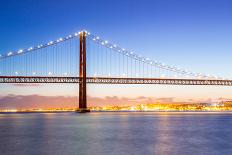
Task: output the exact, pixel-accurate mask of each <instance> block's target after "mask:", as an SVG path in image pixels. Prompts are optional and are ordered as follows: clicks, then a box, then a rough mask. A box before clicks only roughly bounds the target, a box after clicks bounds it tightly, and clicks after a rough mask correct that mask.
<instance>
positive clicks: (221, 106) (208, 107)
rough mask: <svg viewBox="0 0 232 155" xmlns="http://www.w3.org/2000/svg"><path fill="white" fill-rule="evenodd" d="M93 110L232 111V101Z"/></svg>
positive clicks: (141, 105)
mask: <svg viewBox="0 0 232 155" xmlns="http://www.w3.org/2000/svg"><path fill="white" fill-rule="evenodd" d="M89 109H90V110H91V111H218V112H220V111H221V112H223V111H232V102H231V101H226V102H221V103H217V104H206V103H153V104H138V105H125V106H116V105H115V106H93V107H90V108H89ZM76 110H77V109H76V108H70V107H69V108H40V109H0V112H13V113H14V112H72V111H76Z"/></svg>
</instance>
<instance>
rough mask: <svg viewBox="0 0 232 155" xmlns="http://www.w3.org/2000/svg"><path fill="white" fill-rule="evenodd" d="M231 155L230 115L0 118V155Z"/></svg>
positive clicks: (35, 114)
mask: <svg viewBox="0 0 232 155" xmlns="http://www.w3.org/2000/svg"><path fill="white" fill-rule="evenodd" d="M27 154H29V155H150V154H151V155H153V154H154V155H186V154H187V155H195V154H196V155H208V154H209V155H231V154H232V113H155V112H154V113H142V112H137V113H132V112H120V113H119V112H117V113H116V112H115V113H113V112H112V113H111V112H105V113H89V114H76V113H53V114H46V113H33V114H0V155H27Z"/></svg>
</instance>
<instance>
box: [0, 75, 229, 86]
mask: <svg viewBox="0 0 232 155" xmlns="http://www.w3.org/2000/svg"><path fill="white" fill-rule="evenodd" d="M79 79H80V78H79V77H41V76H35V77H29V76H28V77H27V76H0V83H79ZM86 82H87V83H90V84H162V85H218V86H232V80H212V79H211V80H210V79H164V78H111V77H87V79H86Z"/></svg>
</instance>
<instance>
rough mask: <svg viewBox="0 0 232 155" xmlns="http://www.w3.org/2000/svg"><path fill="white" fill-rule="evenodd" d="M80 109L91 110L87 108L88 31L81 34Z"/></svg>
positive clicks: (82, 111) (80, 110) (83, 111)
mask: <svg viewBox="0 0 232 155" xmlns="http://www.w3.org/2000/svg"><path fill="white" fill-rule="evenodd" d="M79 67H80V70H79V77H80V81H79V110H78V112H80V113H85V112H90V110H88V109H87V95H86V32H85V31H82V32H81V34H80V64H79Z"/></svg>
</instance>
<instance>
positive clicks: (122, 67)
mask: <svg viewBox="0 0 232 155" xmlns="http://www.w3.org/2000/svg"><path fill="white" fill-rule="evenodd" d="M0 83H76V84H79V109H78V110H79V111H80V112H88V111H89V110H88V107H87V90H86V84H88V83H90V84H168V85H221V86H232V80H226V79H223V78H220V77H217V76H212V75H205V74H202V73H195V72H191V71H188V70H186V69H182V68H178V67H175V66H169V65H166V64H164V63H161V62H158V61H154V60H151V59H150V58H147V57H143V56H141V55H139V54H137V53H135V52H134V51H130V50H126V49H124V48H121V47H120V46H118V45H116V44H112V43H110V42H108V41H106V40H103V39H101V38H100V37H98V36H96V35H93V34H91V33H90V32H87V31H80V32H77V33H75V34H72V35H68V36H67V37H62V38H59V39H57V40H55V41H50V42H48V43H45V44H40V45H38V46H33V47H29V48H27V49H19V50H17V51H10V52H7V53H6V54H3V55H0Z"/></svg>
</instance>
